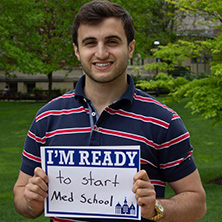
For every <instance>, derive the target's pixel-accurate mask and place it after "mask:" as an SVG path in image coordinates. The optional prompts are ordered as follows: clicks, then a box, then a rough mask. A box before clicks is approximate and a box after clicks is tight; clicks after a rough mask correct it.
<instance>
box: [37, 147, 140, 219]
mask: <svg viewBox="0 0 222 222" xmlns="http://www.w3.org/2000/svg"><path fill="white" fill-rule="evenodd" d="M41 163H42V168H43V170H44V171H45V172H46V174H47V175H48V177H49V184H48V197H47V198H46V200H45V216H54V217H70V218H71V217H73V218H80V217H84V218H112V219H135V220H140V219H141V211H140V207H139V206H138V205H137V202H136V199H135V194H134V193H133V192H132V187H133V176H134V175H135V174H136V172H138V171H139V170H140V147H139V146H105V147H104V146H97V147H96V146H90V147H41Z"/></svg>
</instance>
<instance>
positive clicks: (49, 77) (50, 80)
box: [47, 72, 52, 100]
mask: <svg viewBox="0 0 222 222" xmlns="http://www.w3.org/2000/svg"><path fill="white" fill-rule="evenodd" d="M47 76H48V92H49V93H48V94H49V97H48V99H49V100H51V99H52V72H50V73H49V74H48V75H47Z"/></svg>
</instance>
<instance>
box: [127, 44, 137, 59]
mask: <svg viewBox="0 0 222 222" xmlns="http://www.w3.org/2000/svg"><path fill="white" fill-rule="evenodd" d="M135 44H136V41H135V40H133V41H131V42H130V44H129V55H128V59H131V58H132V56H133V52H134V49H135Z"/></svg>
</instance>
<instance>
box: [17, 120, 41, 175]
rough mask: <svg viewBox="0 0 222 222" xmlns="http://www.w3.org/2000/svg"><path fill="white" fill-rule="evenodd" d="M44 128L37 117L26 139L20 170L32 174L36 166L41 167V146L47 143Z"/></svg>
mask: <svg viewBox="0 0 222 222" xmlns="http://www.w3.org/2000/svg"><path fill="white" fill-rule="evenodd" d="M44 128H45V127H44V126H43V125H42V126H40V124H39V123H38V122H37V121H36V118H35V119H34V120H33V122H32V125H31V127H30V129H29V131H28V134H27V137H26V140H25V145H24V149H23V152H22V164H21V167H20V170H21V171H22V172H24V173H26V174H28V175H30V176H33V175H34V169H35V168H36V167H41V157H40V147H41V146H44V144H45V132H44Z"/></svg>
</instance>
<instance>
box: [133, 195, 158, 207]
mask: <svg viewBox="0 0 222 222" xmlns="http://www.w3.org/2000/svg"><path fill="white" fill-rule="evenodd" d="M155 200H156V198H155V196H154V195H152V196H144V197H139V198H138V199H137V204H138V205H139V206H141V207H144V206H146V209H147V210H149V209H153V208H154V204H155Z"/></svg>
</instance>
